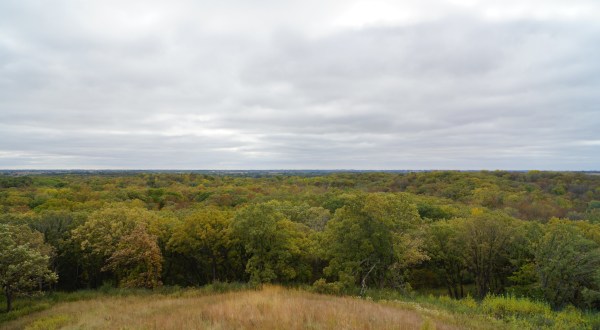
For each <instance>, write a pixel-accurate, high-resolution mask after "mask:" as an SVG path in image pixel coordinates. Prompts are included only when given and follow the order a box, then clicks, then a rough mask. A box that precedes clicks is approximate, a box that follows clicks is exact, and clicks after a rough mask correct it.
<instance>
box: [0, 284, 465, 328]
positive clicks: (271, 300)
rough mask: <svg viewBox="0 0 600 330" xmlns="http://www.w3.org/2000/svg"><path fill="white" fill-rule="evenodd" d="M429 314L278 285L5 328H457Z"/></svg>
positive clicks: (86, 308)
mask: <svg viewBox="0 0 600 330" xmlns="http://www.w3.org/2000/svg"><path fill="white" fill-rule="evenodd" d="M426 314H427V313H426V312H425V313H424V311H418V310H408V309H403V308H400V307H395V306H392V305H386V304H381V303H376V302H372V301H366V300H361V299H357V298H352V297H332V296H324V295H318V294H313V293H308V292H303V291H296V290H288V289H283V288H279V287H266V288H264V289H263V290H261V291H243V292H232V293H225V294H218V295H209V296H186V295H185V293H184V295H183V296H181V297H173V296H162V295H152V296H128V297H105V298H100V299H95V300H88V301H78V302H69V303H62V304H58V305H56V306H54V307H52V308H50V309H48V310H46V311H43V312H39V313H35V314H32V315H29V316H26V317H23V318H20V319H18V320H15V321H12V322H9V323H6V324H4V325H3V328H4V327H5V328H7V329H22V328H29V329H48V328H54V329H63V328H64V329H79V328H85V329H89V328H93V329H119V328H127V329H288V330H289V329H427V328H430V329H455V328H457V327H455V326H452V325H449V324H447V321H448V320H441V319H440V318H438V317H435V318H431V316H426ZM452 323H454V322H452Z"/></svg>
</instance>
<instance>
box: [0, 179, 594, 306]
mask: <svg viewBox="0 0 600 330" xmlns="http://www.w3.org/2000/svg"><path fill="white" fill-rule="evenodd" d="M0 210H1V213H0V285H1V286H2V289H3V291H4V295H5V298H4V300H5V302H6V305H7V308H8V309H10V304H11V302H12V301H13V299H14V298H16V297H18V296H19V295H23V294H27V293H28V292H33V291H43V290H62V291H72V290H78V289H89V288H92V289H93V288H99V287H103V286H114V287H144V288H156V287H158V286H161V285H168V286H182V287H183V286H201V285H204V284H208V283H214V282H250V283H277V284H282V285H292V286H294V285H311V286H312V287H313V288H314V289H315V290H316V291H319V292H323V293H331V294H343V293H350V294H354V295H361V294H364V292H365V290H368V289H371V288H388V289H393V290H398V291H399V292H406V293H408V292H411V291H414V290H417V291H423V292H427V290H438V291H439V290H442V291H443V292H445V294H446V295H448V296H449V297H452V298H454V299H461V298H464V297H467V296H472V297H473V298H475V299H483V298H484V297H486V296H488V295H502V294H509V295H513V296H518V297H529V298H532V299H536V300H544V301H546V302H548V303H549V304H550V305H551V306H552V307H553V308H555V309H562V308H565V307H567V306H571V305H572V306H575V307H577V308H580V309H582V310H598V309H600V175H594V174H591V173H561V172H540V171H530V172H505V171H495V172H453V171H433V172H419V173H377V172H368V173H324V174H319V173H309V174H306V175H303V174H302V173H295V174H286V175H278V174H269V173H266V174H261V173H251V174H239V175H231V174H230V175H224V174H199V173H177V174H174V173H150V172H148V173H137V172H136V173H128V172H123V173H102V174H68V173H67V174H56V175H49V174H33V175H2V176H0Z"/></svg>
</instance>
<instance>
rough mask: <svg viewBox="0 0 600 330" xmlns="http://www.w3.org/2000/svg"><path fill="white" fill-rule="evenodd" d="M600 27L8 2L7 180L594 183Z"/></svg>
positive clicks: (544, 4) (452, 15)
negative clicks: (487, 178) (285, 176)
mask: <svg viewBox="0 0 600 330" xmlns="http://www.w3.org/2000/svg"><path fill="white" fill-rule="evenodd" d="M398 3H401V4H398ZM598 22H600V3H599V2H598V1H595V0H589V1H585V0H572V1H568V2H567V1H548V0H544V1H542V0H529V1H516V0H515V1H513V0H504V1H475V0H461V1H458V0H456V1H433V0H427V1H402V2H398V1H368V2H360V1H359V2H352V1H326V2H323V1H313V0H308V1H306V0H305V1H297V2H296V1H292V2H288V1H286V2H281V1H271V0H265V1H258V2H252V3H249V2H247V1H233V0H231V1H219V2H216V3H215V4H209V5H205V4H202V5H201V4H198V2H196V1H174V2H167V1H125V2H124V1H85V2H81V1H52V2H40V1H32V0H9V1H3V2H2V3H0V168H41V169H43V168H125V169H127V168H129V169H134V168H142V169H240V168H245V169H273V168H287V169H305V168H311V169H314V168H320V169H340V168H345V169H436V168H437V169H440V168H443V169H482V168H485V169H556V170H590V169H600V128H599V127H600V61H598V59H599V58H600V23H598Z"/></svg>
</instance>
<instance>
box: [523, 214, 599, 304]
mask: <svg viewBox="0 0 600 330" xmlns="http://www.w3.org/2000/svg"><path fill="white" fill-rule="evenodd" d="M535 261H536V270H537V274H538V276H539V285H540V288H541V290H542V292H543V294H544V297H545V298H546V300H547V301H548V302H550V303H551V304H552V306H554V307H562V306H564V305H566V304H574V305H577V306H582V305H584V303H585V302H586V300H589V299H586V298H591V299H592V300H595V301H587V302H588V303H589V304H594V303H597V301H598V300H599V299H598V291H599V286H600V272H599V271H600V249H599V247H598V244H597V243H595V242H594V241H592V240H590V239H587V238H585V235H584V233H583V232H582V231H581V230H580V229H579V228H578V227H577V226H576V225H575V224H574V223H572V222H570V221H568V220H559V219H552V220H551V222H550V223H549V224H548V227H547V228H546V232H545V234H544V236H543V237H542V238H541V240H540V242H539V244H538V248H537V251H536V254H535ZM586 296H587V297H586Z"/></svg>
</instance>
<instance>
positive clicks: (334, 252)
mask: <svg viewBox="0 0 600 330" xmlns="http://www.w3.org/2000/svg"><path fill="white" fill-rule="evenodd" d="M419 223H420V218H419V214H418V211H417V208H416V206H415V205H414V204H412V203H411V202H410V201H409V199H408V198H407V197H406V195H404V194H383V193H377V194H359V195H355V196H353V197H352V198H349V199H348V200H347V201H346V203H345V206H343V207H341V208H339V209H337V211H336V212H335V215H334V217H333V218H332V219H331V221H329V222H328V224H327V227H326V229H325V233H324V239H323V243H322V245H323V253H324V255H325V258H326V259H327V260H329V265H328V266H327V267H326V268H325V275H327V276H329V277H330V278H333V279H335V280H337V281H339V282H341V284H342V285H343V286H346V287H350V286H353V285H355V284H360V285H361V286H362V288H363V291H364V289H366V287H367V286H368V285H370V284H375V285H377V286H379V287H382V286H384V285H386V284H389V285H391V286H397V285H401V284H402V280H403V279H402V276H398V275H402V273H401V272H402V271H403V269H404V268H405V267H406V266H408V265H412V264H415V263H418V262H420V261H422V260H424V259H426V258H427V257H426V255H425V254H424V253H423V252H422V251H421V248H420V247H421V243H420V241H419V240H418V239H416V238H415V237H413V236H411V235H409V233H410V230H411V229H413V228H415V227H416V226H417V225H418V224H419Z"/></svg>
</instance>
